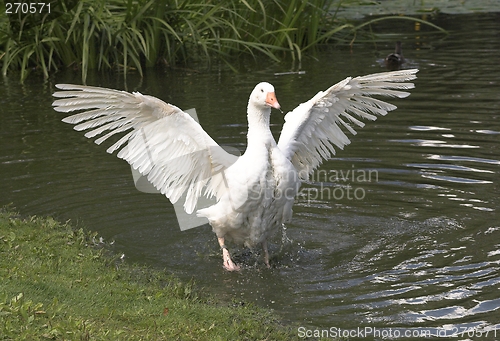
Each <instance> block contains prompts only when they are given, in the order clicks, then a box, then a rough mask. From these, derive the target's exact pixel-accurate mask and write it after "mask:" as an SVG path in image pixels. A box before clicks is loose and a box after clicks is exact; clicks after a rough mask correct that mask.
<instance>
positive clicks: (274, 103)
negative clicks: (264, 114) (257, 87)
mask: <svg viewBox="0 0 500 341" xmlns="http://www.w3.org/2000/svg"><path fill="white" fill-rule="evenodd" d="M266 104H267V105H269V106H270V107H271V108H274V109H279V108H281V106H280V104H279V103H278V100H277V99H276V95H275V94H274V92H268V93H267V96H266Z"/></svg>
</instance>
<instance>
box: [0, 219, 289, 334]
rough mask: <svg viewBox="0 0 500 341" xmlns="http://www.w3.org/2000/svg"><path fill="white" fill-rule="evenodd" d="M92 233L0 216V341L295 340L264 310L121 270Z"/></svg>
mask: <svg viewBox="0 0 500 341" xmlns="http://www.w3.org/2000/svg"><path fill="white" fill-rule="evenodd" d="M94 237H95V236H92V235H89V234H88V233H86V232H84V231H83V230H82V229H75V228H73V227H72V226H70V225H69V224H61V223H59V222H56V221H54V220H53V219H51V218H38V217H31V218H27V219H22V218H20V217H19V216H18V215H17V214H15V213H13V212H10V211H6V210H2V211H0V279H1V286H0V340H43V339H53V340H293V339H297V334H296V330H292V329H287V328H285V327H283V326H282V325H280V323H279V321H278V320H276V318H275V317H273V315H272V314H271V313H270V312H268V311H265V310H262V309H259V308H257V307H252V306H248V305H243V306H241V305H238V306H230V305H228V304H223V303H220V302H217V300H215V299H213V298H210V297H208V296H209V295H207V294H203V295H201V294H198V293H197V289H196V288H195V286H194V285H192V284H190V283H188V284H185V283H181V282H180V281H179V280H176V279H175V278H172V277H170V276H167V275H165V274H164V273H163V272H158V271H153V270H150V269H146V268H143V267H139V266H131V265H126V264H124V263H122V262H120V261H119V259H117V258H116V257H115V258H113V257H111V256H110V255H109V254H106V253H107V252H106V251H105V249H104V248H102V247H101V248H99V247H98V245H96V244H99V243H98V242H97V243H96V242H95V238H94Z"/></svg>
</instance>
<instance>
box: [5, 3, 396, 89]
mask: <svg viewBox="0 0 500 341" xmlns="http://www.w3.org/2000/svg"><path fill="white" fill-rule="evenodd" d="M48 2H50V4H51V13H50V14H48V13H45V15H43V13H37V14H33V15H31V14H28V15H24V16H22V17H20V16H17V17H16V16H14V15H10V16H7V15H6V14H5V13H2V14H0V62H1V63H2V73H3V75H6V74H7V72H9V71H13V70H19V71H20V78H21V81H23V80H24V79H26V77H27V76H28V74H29V73H30V72H31V71H33V70H39V71H40V72H41V73H43V75H44V77H48V76H49V73H50V72H52V71H54V70H57V69H59V68H61V67H72V68H77V69H79V70H81V74H82V80H83V82H84V83H85V80H86V77H87V73H88V71H89V70H91V69H97V70H104V69H117V70H120V71H122V72H124V74H125V75H126V74H127V72H129V71H131V70H136V72H139V73H140V74H141V75H142V73H143V69H144V68H145V67H152V66H155V65H157V64H165V65H175V64H179V63H189V62H191V61H200V60H203V61H207V62H208V63H210V61H211V60H212V59H214V58H216V59H219V60H222V61H224V62H225V63H227V65H229V66H230V67H232V65H231V63H232V61H234V60H235V57H237V56H240V55H252V56H256V55H264V56H266V57H267V58H270V59H272V60H274V61H279V60H281V59H283V58H286V57H287V56H289V57H291V58H293V59H294V60H298V61H300V60H301V59H302V55H303V54H304V52H305V51H307V50H310V49H312V48H314V47H316V46H317V45H318V44H321V43H326V42H331V41H341V40H345V39H346V37H351V39H352V37H353V36H354V33H355V32H356V31H358V30H361V29H362V28H363V27H364V25H365V24H362V25H358V26H354V25H353V24H350V23H347V22H342V21H338V20H336V18H335V16H336V12H335V11H329V9H331V8H336V7H335V6H338V5H340V4H341V3H342V1H339V0H269V1H264V0H217V1H214V0H212V1H199V0H169V1H167V0H159V1H155V0H82V1H76V0H50V1H48ZM400 18H401V17H400ZM377 20H378V19H377Z"/></svg>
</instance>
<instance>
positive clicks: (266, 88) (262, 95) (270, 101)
mask: <svg viewBox="0 0 500 341" xmlns="http://www.w3.org/2000/svg"><path fill="white" fill-rule="evenodd" d="M248 106H249V107H251V106H252V107H255V108H257V109H259V110H265V109H270V108H275V109H280V104H279V103H278V100H277V99H276V94H275V93H274V86H272V85H271V84H269V83H267V82H262V83H259V84H257V85H256V86H255V88H254V89H253V91H252V93H251V94H250V99H249V100H248Z"/></svg>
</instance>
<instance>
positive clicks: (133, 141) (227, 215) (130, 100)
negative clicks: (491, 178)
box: [53, 69, 418, 271]
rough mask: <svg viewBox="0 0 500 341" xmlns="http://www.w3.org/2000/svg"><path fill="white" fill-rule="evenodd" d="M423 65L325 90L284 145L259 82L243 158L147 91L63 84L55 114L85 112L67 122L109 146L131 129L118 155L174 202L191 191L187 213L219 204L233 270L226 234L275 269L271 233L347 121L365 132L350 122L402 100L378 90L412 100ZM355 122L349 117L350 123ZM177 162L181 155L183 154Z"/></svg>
mask: <svg viewBox="0 0 500 341" xmlns="http://www.w3.org/2000/svg"><path fill="white" fill-rule="evenodd" d="M417 72H418V70H417V69H412V70H401V71H394V72H384V73H378V74H373V75H368V76H363V77H356V78H351V77H349V78H346V79H345V80H343V81H341V82H339V83H337V84H335V85H333V86H332V87H330V88H329V89H327V90H326V91H320V92H319V93H318V94H317V95H316V96H314V97H313V98H312V99H310V100H309V101H307V102H304V103H302V104H300V105H299V106H298V107H297V108H295V109H294V110H293V111H291V112H289V113H288V114H287V115H286V116H285V124H284V126H283V130H282V132H281V136H280V138H279V141H278V143H277V144H276V141H275V140H274V138H273V136H272V134H271V131H270V129H269V120H270V115H271V108H276V109H279V108H280V105H279V103H278V101H277V99H276V96H275V92H274V87H273V86H272V85H271V84H269V83H265V82H263V83H259V84H257V86H256V87H255V89H254V90H253V91H252V93H251V94H250V99H249V101H248V108H247V116H248V135H247V136H248V145H247V149H246V151H245V153H244V154H243V155H242V156H240V157H236V156H233V155H231V154H229V153H227V152H225V151H224V149H222V148H221V147H220V146H219V145H218V144H217V143H216V142H215V141H214V140H213V139H212V138H211V137H210V136H209V135H208V134H207V133H206V132H205V131H204V130H203V128H202V127H201V126H200V125H199V124H198V123H197V122H196V121H195V120H194V119H193V118H191V116H189V115H188V114H187V113H185V112H183V111H182V110H181V109H179V108H177V107H176V106H173V105H171V104H167V103H165V102H163V101H161V100H159V99H157V98H155V97H151V96H146V95H142V94H140V93H138V92H134V93H129V92H125V91H118V90H111V89H104V88H97V87H90V86H80V85H69V84H58V85H56V86H57V88H59V89H62V90H67V91H58V92H55V93H54V97H58V98H62V99H58V100H55V101H54V103H53V105H54V109H55V110H56V111H60V112H71V111H75V110H85V111H84V112H81V113H78V114H76V115H72V116H69V117H66V118H64V119H63V121H64V122H67V123H71V124H77V125H76V126H75V127H74V128H75V129H76V130H86V129H91V128H92V130H91V131H89V132H87V133H86V134H85V136H86V137H88V138H92V137H95V136H97V135H99V134H101V133H104V132H106V131H108V132H107V133H106V134H104V135H103V136H101V137H100V138H98V139H96V140H95V142H96V143H97V144H100V143H102V142H103V141H105V140H106V139H107V138H109V137H110V136H112V135H114V134H117V133H122V132H125V131H128V132H127V133H126V134H125V135H124V136H123V137H122V138H121V139H119V140H118V141H117V142H116V143H114V144H113V145H112V146H111V147H110V148H108V149H107V152H108V153H113V152H114V151H116V150H118V149H119V148H121V147H123V148H121V150H120V151H119V152H118V154H117V156H118V157H119V158H122V159H124V160H126V161H127V162H128V163H130V164H131V165H132V167H134V168H135V169H137V170H138V171H139V172H140V173H141V174H142V175H144V176H146V177H147V178H148V180H149V181H150V182H151V183H152V184H153V185H154V186H155V187H156V188H157V189H158V190H159V191H160V192H161V193H163V194H164V195H166V196H167V197H168V198H169V199H170V201H171V202H172V203H175V202H177V200H179V198H180V197H181V196H182V195H183V194H186V200H185V202H184V209H185V210H186V212H187V213H192V212H193V211H194V210H195V209H196V208H197V207H196V204H197V201H198V199H199V198H200V196H202V195H206V196H215V197H216V199H217V203H216V204H214V205H213V206H210V207H207V208H203V209H198V210H197V212H196V213H197V215H198V216H204V217H206V218H208V221H209V223H210V225H211V226H212V228H213V231H214V232H215V234H216V235H217V237H218V241H219V245H220V247H221V248H222V258H223V265H224V267H225V268H226V269H227V270H229V271H232V270H238V269H239V266H237V265H236V264H235V263H234V262H233V261H232V260H231V257H230V254H229V251H228V250H227V248H226V246H225V240H227V239H229V240H232V241H234V242H235V243H239V244H245V245H246V246H248V247H254V246H256V245H259V244H260V245H262V247H263V250H264V261H265V264H266V265H267V266H268V267H269V254H268V251H267V244H266V241H267V239H268V238H269V237H270V236H271V235H272V234H273V233H274V232H276V231H277V230H278V229H279V228H280V227H281V226H282V225H283V223H285V222H287V221H289V220H290V219H291V217H292V205H293V203H294V198H295V195H296V194H297V193H298V190H299V187H300V183H301V181H302V180H305V179H307V178H308V176H309V175H310V174H311V173H312V172H313V171H314V170H315V169H316V168H317V167H318V166H319V165H320V164H321V163H322V161H323V160H324V159H327V158H329V157H331V156H332V155H333V154H335V147H337V148H340V149H343V148H344V146H345V145H347V144H349V143H350V141H349V139H348V137H347V136H346V134H345V133H344V132H343V130H342V129H341V127H343V128H345V129H346V130H348V131H349V132H350V133H352V134H356V132H355V131H354V129H353V128H352V127H351V124H354V125H357V126H359V127H363V126H364V123H363V122H361V121H359V120H358V119H356V118H355V117H353V116H352V115H351V114H354V115H356V116H358V117H361V118H365V119H368V120H375V119H376V118H377V116H376V115H385V114H387V112H388V111H391V110H394V109H396V106H394V105H392V104H389V103H386V102H383V101H380V100H378V99H374V98H372V97H371V96H372V95H384V96H391V97H399V98H403V97H406V96H408V95H409V93H408V92H404V91H401V90H404V89H411V88H413V87H414V85H413V83H405V82H406V81H409V80H413V79H415V78H416V76H415V74H416V73H417ZM346 119H347V120H346ZM174 159H175V160H174Z"/></svg>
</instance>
